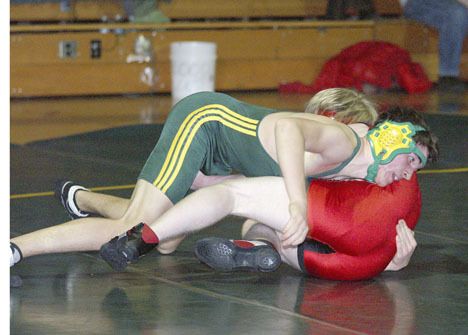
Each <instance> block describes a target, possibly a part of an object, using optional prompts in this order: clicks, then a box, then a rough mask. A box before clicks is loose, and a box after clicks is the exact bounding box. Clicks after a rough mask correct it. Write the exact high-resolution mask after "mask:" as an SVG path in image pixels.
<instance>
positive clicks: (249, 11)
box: [159, 0, 328, 19]
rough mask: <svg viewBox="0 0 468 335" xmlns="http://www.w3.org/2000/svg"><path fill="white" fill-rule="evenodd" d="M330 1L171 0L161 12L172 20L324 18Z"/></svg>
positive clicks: (161, 8) (160, 7) (160, 6)
mask: <svg viewBox="0 0 468 335" xmlns="http://www.w3.org/2000/svg"><path fill="white" fill-rule="evenodd" d="M327 4H328V0H288V1H284V0H237V1H219V0H172V1H171V2H160V3H159V9H160V10H161V12H163V13H164V14H165V15H166V16H168V17H170V18H171V19H190V18H248V17H314V16H324V15H325V14H326V11H327Z"/></svg>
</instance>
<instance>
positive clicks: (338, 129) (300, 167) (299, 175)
mask: <svg viewBox="0 0 468 335" xmlns="http://www.w3.org/2000/svg"><path fill="white" fill-rule="evenodd" d="M275 143H276V154H277V158H278V163H279V166H280V168H281V173H282V175H283V178H284V183H285V186H286V191H287V193H288V196H289V214H290V219H289V221H288V223H287V225H286V227H285V229H284V231H283V236H282V240H283V246H285V247H287V246H294V245H298V244H299V243H301V242H302V241H304V239H305V236H306V234H307V231H308V226H307V222H306V220H307V197H306V175H305V171H304V152H306V151H307V152H311V153H315V154H317V155H318V156H319V157H318V159H317V161H321V163H322V164H323V165H324V166H325V165H332V164H338V163H340V162H342V161H344V160H345V159H346V158H348V157H349V155H351V153H352V150H353V148H354V145H353V143H352V142H351V141H350V140H349V138H348V137H347V136H346V134H345V133H344V131H343V129H342V126H341V125H338V124H332V125H324V124H322V123H319V122H316V121H313V120H308V119H304V118H296V117H288V118H283V119H280V120H278V121H277V122H276V125H275Z"/></svg>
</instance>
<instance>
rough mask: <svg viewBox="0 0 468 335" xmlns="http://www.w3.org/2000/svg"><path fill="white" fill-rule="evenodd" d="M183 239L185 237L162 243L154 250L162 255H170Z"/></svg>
mask: <svg viewBox="0 0 468 335" xmlns="http://www.w3.org/2000/svg"><path fill="white" fill-rule="evenodd" d="M184 238H185V235H184V236H180V237H176V238H174V239H171V240H169V241H165V242H162V243H160V244H159V245H158V246H157V247H156V249H157V250H158V251H159V253H161V254H163V255H169V254H172V253H173V252H174V251H176V249H177V247H178V246H179V244H180V243H181V242H182V241H183V240H184Z"/></svg>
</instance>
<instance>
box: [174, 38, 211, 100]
mask: <svg viewBox="0 0 468 335" xmlns="http://www.w3.org/2000/svg"><path fill="white" fill-rule="evenodd" d="M215 71H216V43H212V42H195V41H193V42H173V43H171V79H172V102H173V104H175V103H177V102H178V101H179V100H180V99H182V98H183V97H186V96H187V95H190V94H193V93H196V92H201V91H214V88H215Z"/></svg>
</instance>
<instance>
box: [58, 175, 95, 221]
mask: <svg viewBox="0 0 468 335" xmlns="http://www.w3.org/2000/svg"><path fill="white" fill-rule="evenodd" d="M79 190H84V191H89V190H88V189H87V188H85V187H83V186H80V185H77V184H75V183H74V182H72V181H71V180H59V181H57V183H56V184H55V197H56V198H57V199H59V200H60V202H61V203H62V206H63V208H65V210H66V211H67V214H68V216H70V218H71V219H72V220H75V219H81V218H85V217H88V216H89V214H90V213H87V212H82V211H80V209H79V208H78V206H77V204H76V200H75V196H76V192H77V191H79Z"/></svg>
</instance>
